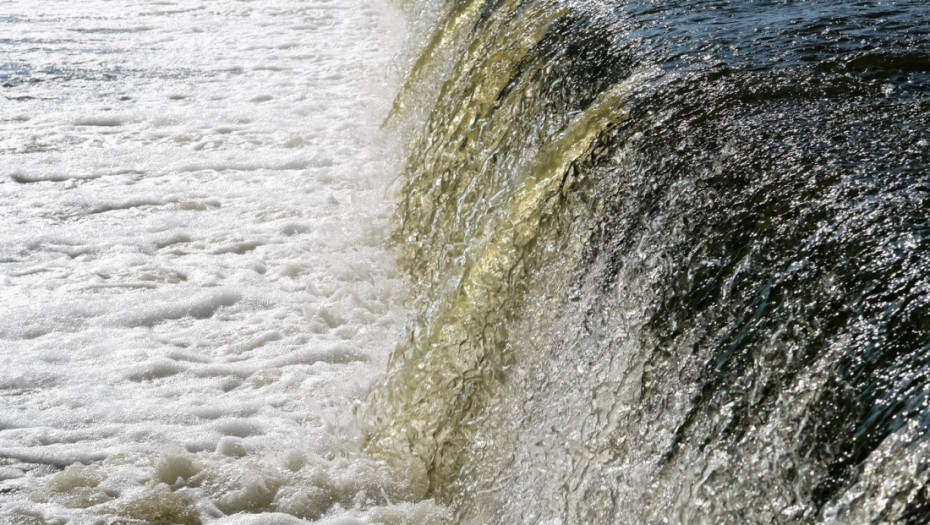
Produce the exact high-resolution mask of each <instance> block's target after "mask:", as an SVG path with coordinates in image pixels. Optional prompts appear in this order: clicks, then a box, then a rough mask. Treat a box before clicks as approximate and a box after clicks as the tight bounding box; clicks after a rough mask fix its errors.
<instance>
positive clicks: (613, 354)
mask: <svg viewBox="0 0 930 525" xmlns="http://www.w3.org/2000/svg"><path fill="white" fill-rule="evenodd" d="M436 27H437V29H436V32H435V36H434V37H433V38H432V40H431V41H430V42H429V43H428V44H426V45H425V47H424V51H423V54H422V56H421V58H420V59H419V60H418V61H417V62H416V64H415V65H414V67H413V70H412V73H411V74H410V76H409V79H408V82H407V85H406V86H405V89H404V91H403V92H402V93H401V94H400V95H399V96H398V98H397V101H396V103H395V108H394V112H393V113H392V116H391V117H390V119H389V125H394V126H396V127H398V128H400V129H413V131H410V132H409V134H410V136H411V137H412V138H411V139H410V143H409V144H408V150H409V160H408V164H407V173H406V179H405V183H404V188H403V197H402V199H403V200H402V203H401V206H400V209H399V211H398V223H399V226H398V229H397V234H396V240H397V242H398V244H399V245H400V247H401V250H402V254H403V261H404V264H405V265H406V267H407V268H408V269H409V271H410V274H411V276H412V279H413V283H414V296H415V299H414V305H413V306H414V309H415V311H417V312H420V315H419V317H418V318H417V319H416V322H415V323H414V327H413V330H412V331H411V333H410V338H409V341H407V342H406V343H405V344H403V345H401V346H400V347H399V348H398V350H397V351H396V353H395V357H394V359H393V361H392V364H391V365H390V369H389V373H388V375H387V378H386V379H385V381H384V382H383V384H382V385H381V386H380V387H379V388H377V389H376V390H375V391H374V392H373V394H372V398H371V404H370V405H371V409H370V411H371V417H372V420H373V428H372V430H371V432H370V436H369V441H368V450H369V451H370V452H371V453H372V454H374V455H376V456H378V457H384V458H386V459H388V460H389V461H391V462H393V463H394V464H396V465H398V466H403V467H404V468H418V469H419V468H422V469H425V471H426V472H427V473H428V477H429V480H430V490H429V493H430V494H431V495H434V496H436V497H438V498H440V499H442V500H444V501H447V502H451V503H452V504H453V506H454V508H455V509H457V519H458V521H459V522H461V523H770V522H777V523H788V522H790V523H797V522H801V523H870V522H872V523H878V522H882V523H884V522H898V523H921V522H924V521H925V520H927V519H928V518H930V493H928V488H927V482H928V476H930V471H928V467H930V455H928V452H930V449H928V447H930V441H928V439H927V431H928V421H930V410H928V402H930V397H928V394H930V391H928V386H927V385H928V382H927V381H928V377H927V373H928V356H930V278H928V273H927V268H930V170H928V168H930V136H928V135H930V111H928V109H930V106H928V104H930V100H928V93H930V37H928V35H930V7H927V6H926V5H925V4H924V3H923V2H920V1H916V0H900V1H888V2H881V3H874V2H870V3H863V2H860V3H854V4H850V3H848V2H839V1H835V0H817V1H814V2H807V3H804V4H798V3H793V2H775V1H761V2H736V1H727V0H691V1H688V2H676V3H671V4H669V3H657V2H653V1H648V0H618V1H613V2H608V1H597V0H591V1H571V0H535V1H533V0H526V1H520V0H486V1H481V0H462V1H456V2H450V3H449V5H448V8H447V9H446V10H445V12H444V14H443V15H442V17H441V19H440V21H439V22H438V23H437V26H436ZM446 64H451V65H450V66H448V67H447V66H446ZM424 101H425V102H424ZM417 103H419V104H420V105H419V106H418V105H417ZM424 104H425V107H426V109H423V105H424ZM418 111H419V112H420V113H422V114H426V115H428V116H427V117H426V118H425V122H424V123H422V125H419V126H418V125H417V124H416V123H414V124H410V123H409V122H406V123H400V122H401V121H403V120H404V118H405V117H406V118H407V120H408V121H410V120H412V121H415V120H416V119H415V118H409V117H410V115H412V114H415V113H417V112H418ZM404 126H406V127H404ZM411 465H413V467H412V466H411ZM417 465H418V466H417Z"/></svg>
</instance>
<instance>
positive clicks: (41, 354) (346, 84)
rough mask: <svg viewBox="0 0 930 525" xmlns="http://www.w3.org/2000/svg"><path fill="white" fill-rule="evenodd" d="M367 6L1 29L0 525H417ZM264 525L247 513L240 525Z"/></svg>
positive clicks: (196, 2)
mask: <svg viewBox="0 0 930 525" xmlns="http://www.w3.org/2000/svg"><path fill="white" fill-rule="evenodd" d="M405 33H406V27H405V21H404V18H403V16H402V14H400V13H399V12H397V11H396V10H394V8H392V7H390V6H389V5H388V4H387V3H386V2H381V1H379V0H331V1H322V0H320V1H316V0H315V1H299V0H270V1H261V2H240V1H213V0H210V1H202V0H177V1H175V0H169V1H159V2H149V1H131V0H130V1H121V2H111V1H80V2H73V1H65V0H61V1H42V2H39V1H27V0H11V1H4V2H2V4H0V523H3V524H4V525H8V524H61V523H75V524H97V523H101V524H102V523H123V524H129V523H183V524H195V523H201V522H216V523H255V524H276V523H280V524H287V523H304V522H305V521H304V520H322V521H323V522H328V521H332V522H333V523H337V522H338V523H369V522H377V523H429V522H431V520H434V519H436V518H437V517H438V516H441V514H442V510H441V508H439V507H437V506H435V505H433V504H432V503H430V502H428V501H425V502H421V499H422V492H423V488H422V486H421V485H418V484H417V483H418V482H417V478H415V477H410V476H397V475H395V473H394V472H393V471H391V470H390V469H388V467H387V466H385V464H384V462H381V461H377V460H372V459H367V458H366V456H364V455H362V454H361V453H360V452H359V450H358V444H357V443H358V439H357V437H356V436H357V435H358V434H357V432H355V431H353V430H352V428H353V427H354V424H353V423H352V416H351V411H352V409H353V407H354V406H355V405H356V404H357V402H358V400H359V399H360V398H361V397H362V396H363V394H364V392H365V390H366V389H367V388H368V385H369V383H370V381H371V380H372V377H373V376H375V375H376V374H378V373H380V372H382V371H383V370H384V363H385V361H386V359H387V356H388V354H389V353H390V351H391V350H392V349H393V346H394V343H395V341H396V340H397V338H398V336H399V334H401V333H402V327H403V323H404V322H405V318H406V315H405V313H404V309H403V307H402V302H403V297H404V295H405V289H406V279H405V278H404V277H403V276H402V275H401V274H400V273H398V272H397V271H396V270H395V265H394V258H395V256H394V255H393V254H392V253H391V252H390V251H389V250H387V249H385V241H386V239H387V237H388V234H389V231H390V226H389V221H390V212H391V209H392V207H393V205H394V202H395V201H394V197H392V195H394V193H392V192H391V191H390V190H389V186H390V184H391V183H392V181H393V180H395V179H396V177H397V176H398V173H399V166H400V165H399V163H398V161H397V159H398V148H397V144H396V141H392V140H390V139H389V137H387V136H386V135H384V134H382V133H380V132H379V130H378V126H379V125H380V123H381V121H382V120H383V118H384V116H385V115H386V114H387V112H388V110H389V108H390V103H391V99H392V97H393V96H394V94H395V92H396V89H397V86H398V82H399V78H398V75H397V71H396V68H395V67H393V65H392V60H394V55H395V54H398V53H400V52H401V49H402V45H403V42H404V39H405ZM256 513H260V514H258V515H255V514H256Z"/></svg>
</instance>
